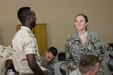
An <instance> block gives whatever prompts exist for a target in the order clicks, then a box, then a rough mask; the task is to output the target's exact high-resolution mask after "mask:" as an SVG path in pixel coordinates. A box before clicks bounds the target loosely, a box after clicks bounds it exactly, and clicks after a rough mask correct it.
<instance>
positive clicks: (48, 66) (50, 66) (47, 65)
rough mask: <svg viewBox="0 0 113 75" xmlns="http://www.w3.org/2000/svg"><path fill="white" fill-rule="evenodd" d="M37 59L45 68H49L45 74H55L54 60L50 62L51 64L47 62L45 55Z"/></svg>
mask: <svg viewBox="0 0 113 75" xmlns="http://www.w3.org/2000/svg"><path fill="white" fill-rule="evenodd" d="M37 60H38V61H39V62H40V65H41V66H43V67H44V68H46V69H47V71H45V74H46V75H54V67H53V66H54V63H55V62H54V61H52V62H50V63H49V64H47V63H46V62H45V61H44V58H43V57H39V56H38V57H37Z"/></svg>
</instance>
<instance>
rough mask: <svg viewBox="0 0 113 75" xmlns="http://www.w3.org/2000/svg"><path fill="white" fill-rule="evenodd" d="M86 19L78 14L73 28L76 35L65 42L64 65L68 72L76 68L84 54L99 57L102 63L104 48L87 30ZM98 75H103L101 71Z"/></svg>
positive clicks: (95, 36)
mask: <svg viewBox="0 0 113 75" xmlns="http://www.w3.org/2000/svg"><path fill="white" fill-rule="evenodd" d="M87 26H88V18H87V16H86V15H84V14H78V15H77V16H76V17H75V28H76V30H77V33H74V34H73V35H72V36H71V37H70V38H69V39H68V40H67V42H66V45H65V51H66V64H67V67H68V69H69V72H71V71H73V70H75V69H76V68H77V67H78V63H79V59H80V57H81V56H82V55H84V54H92V55H96V56H98V57H99V60H101V61H102V59H103V57H104V54H105V52H104V48H103V45H102V42H101V41H100V40H99V39H98V37H97V35H96V34H94V33H92V32H89V31H88V30H87ZM99 75H104V74H103V71H101V72H100V73H99Z"/></svg>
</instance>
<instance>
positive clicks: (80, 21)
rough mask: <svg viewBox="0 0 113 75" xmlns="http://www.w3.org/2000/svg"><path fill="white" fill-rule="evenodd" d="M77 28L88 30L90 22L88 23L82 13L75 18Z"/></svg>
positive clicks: (78, 29)
mask: <svg viewBox="0 0 113 75" xmlns="http://www.w3.org/2000/svg"><path fill="white" fill-rule="evenodd" d="M74 23H75V28H76V29H77V31H83V30H86V28H87V25H88V23H86V21H85V18H84V17H83V16H82V15H79V16H77V17H76V18H75V22H74Z"/></svg>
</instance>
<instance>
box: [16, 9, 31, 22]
mask: <svg viewBox="0 0 113 75" xmlns="http://www.w3.org/2000/svg"><path fill="white" fill-rule="evenodd" d="M30 10H31V8H30V7H21V8H20V9H19V10H18V13H17V16H18V19H19V20H20V22H21V23H24V22H25V21H26V17H27V15H29V13H30Z"/></svg>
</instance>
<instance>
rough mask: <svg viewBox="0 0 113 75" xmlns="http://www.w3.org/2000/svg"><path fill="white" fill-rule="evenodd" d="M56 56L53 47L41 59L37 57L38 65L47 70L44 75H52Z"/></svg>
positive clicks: (56, 52) (55, 50) (55, 49)
mask: <svg viewBox="0 0 113 75" xmlns="http://www.w3.org/2000/svg"><path fill="white" fill-rule="evenodd" d="M57 54H58V50H57V48H55V47H50V48H49V49H48V50H47V51H46V52H45V54H44V56H43V57H37V60H38V61H39V62H40V65H41V66H43V67H45V68H46V69H47V72H46V75H54V68H53V65H54V63H55V62H54V58H55V57H56V55H57Z"/></svg>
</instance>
